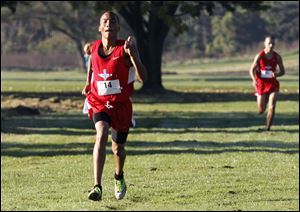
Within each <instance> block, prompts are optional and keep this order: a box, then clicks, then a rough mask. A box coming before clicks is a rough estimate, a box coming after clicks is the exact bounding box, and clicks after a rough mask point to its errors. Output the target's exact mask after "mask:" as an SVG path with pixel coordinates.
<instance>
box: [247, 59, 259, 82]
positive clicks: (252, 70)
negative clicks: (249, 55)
mask: <svg viewBox="0 0 300 212" xmlns="http://www.w3.org/2000/svg"><path fill="white" fill-rule="evenodd" d="M258 61H259V54H257V55H256V56H255V58H254V61H253V63H252V65H251V67H250V70H249V74H250V77H251V79H252V84H253V86H254V88H255V87H256V78H255V75H256V69H257V67H258Z"/></svg>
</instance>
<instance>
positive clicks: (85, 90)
mask: <svg viewBox="0 0 300 212" xmlns="http://www.w3.org/2000/svg"><path fill="white" fill-rule="evenodd" d="M92 74H93V69H92V64H91V56H90V57H89V61H88V69H87V76H86V82H85V85H84V88H83V90H82V95H87V94H89V93H90V92H91V79H92Z"/></svg>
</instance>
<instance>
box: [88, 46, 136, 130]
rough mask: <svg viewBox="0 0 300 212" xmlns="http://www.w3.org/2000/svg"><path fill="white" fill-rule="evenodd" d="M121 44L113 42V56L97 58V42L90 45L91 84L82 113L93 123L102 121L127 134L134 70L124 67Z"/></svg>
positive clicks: (130, 114) (130, 122) (123, 53)
mask: <svg viewBox="0 0 300 212" xmlns="http://www.w3.org/2000/svg"><path fill="white" fill-rule="evenodd" d="M124 44H125V40H117V45H116V47H115V49H114V50H113V52H112V53H111V54H110V55H108V56H106V57H102V56H100V55H99V48H100V45H101V40H97V41H95V42H94V43H93V46H92V51H91V52H92V53H91V63H92V69H93V75H92V77H93V81H92V82H91V92H90V93H89V94H88V95H87V97H86V103H87V104H85V107H86V108H85V109H88V113H89V117H90V118H93V120H94V122H95V123H96V122H97V121H100V120H101V121H106V122H108V123H109V124H110V126H111V127H112V128H113V129H114V130H116V131H118V132H128V130H129V128H130V127H131V126H133V124H134V123H133V119H132V102H131V96H132V93H133V90H134V88H133V83H134V77H135V76H134V70H130V66H128V65H127V64H126V61H125V52H124Z"/></svg>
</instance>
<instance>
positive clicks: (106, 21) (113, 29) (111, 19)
mask: <svg viewBox="0 0 300 212" xmlns="http://www.w3.org/2000/svg"><path fill="white" fill-rule="evenodd" d="M119 28H120V27H119V23H118V20H117V18H116V16H115V15H114V14H111V13H108V12H107V13H104V14H103V15H102V17H101V19H100V26H99V31H100V32H101V34H102V37H104V38H106V39H109V38H116V37H117V35H118V32H119Z"/></svg>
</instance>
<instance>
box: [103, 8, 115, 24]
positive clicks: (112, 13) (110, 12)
mask: <svg viewBox="0 0 300 212" xmlns="http://www.w3.org/2000/svg"><path fill="white" fill-rule="evenodd" d="M105 13H109V14H110V15H112V16H113V17H114V18H115V19H116V21H117V23H118V24H120V19H119V16H118V15H117V14H116V13H114V12H112V11H109V10H108V11H105V12H104V13H102V15H101V17H100V24H101V18H102V16H103V15H104V14H105Z"/></svg>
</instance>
